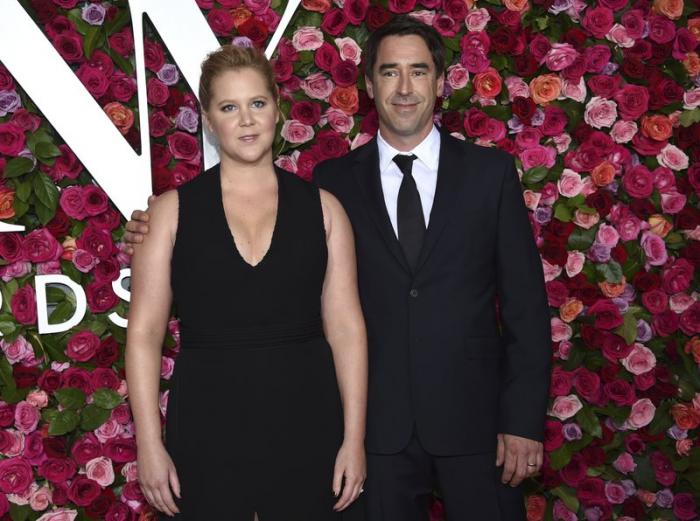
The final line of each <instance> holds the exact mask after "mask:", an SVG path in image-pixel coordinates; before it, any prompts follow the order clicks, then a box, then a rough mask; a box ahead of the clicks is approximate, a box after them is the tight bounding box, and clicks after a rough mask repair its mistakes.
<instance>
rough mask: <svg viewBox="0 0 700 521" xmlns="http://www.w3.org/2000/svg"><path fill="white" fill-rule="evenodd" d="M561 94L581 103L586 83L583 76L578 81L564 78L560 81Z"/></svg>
mask: <svg viewBox="0 0 700 521" xmlns="http://www.w3.org/2000/svg"><path fill="white" fill-rule="evenodd" d="M561 94H562V96H564V97H565V98H569V99H572V100H574V101H578V102H579V103H583V101H584V100H585V99H586V83H585V82H584V81H583V77H581V79H580V80H579V81H571V80H566V79H565V80H564V81H562V83H561Z"/></svg>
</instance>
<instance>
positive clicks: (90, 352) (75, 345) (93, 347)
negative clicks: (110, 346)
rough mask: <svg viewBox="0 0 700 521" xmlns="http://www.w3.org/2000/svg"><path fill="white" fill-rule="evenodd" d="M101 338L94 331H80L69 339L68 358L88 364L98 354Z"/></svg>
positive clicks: (67, 346)
mask: <svg viewBox="0 0 700 521" xmlns="http://www.w3.org/2000/svg"><path fill="white" fill-rule="evenodd" d="M99 346H100V337H98V336H97V335H96V334H95V333H93V332H92V331H80V332H78V333H75V334H74V335H73V336H72V337H70V338H69V339H68V342H67V343H66V356H68V358H70V359H72V360H75V361H76V362H87V361H88V360H90V359H91V358H92V357H93V356H95V353H96V352H97V348H98V347H99Z"/></svg>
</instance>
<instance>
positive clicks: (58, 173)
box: [50, 145, 83, 181]
mask: <svg viewBox="0 0 700 521" xmlns="http://www.w3.org/2000/svg"><path fill="white" fill-rule="evenodd" d="M58 149H59V150H60V151H61V155H60V157H57V158H56V162H55V163H54V165H53V167H52V168H51V171H50V175H51V178H52V179H54V180H55V181H60V180H61V179H63V178H64V177H67V178H69V179H75V178H77V177H78V175H80V172H82V171H83V165H82V164H81V163H80V161H78V157H77V156H76V155H75V154H74V153H73V151H72V150H71V149H70V148H68V145H58Z"/></svg>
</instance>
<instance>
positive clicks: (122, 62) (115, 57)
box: [107, 48, 134, 76]
mask: <svg viewBox="0 0 700 521" xmlns="http://www.w3.org/2000/svg"><path fill="white" fill-rule="evenodd" d="M107 54H109V57H110V58H112V61H113V62H114V63H116V64H117V67H119V68H120V69H121V71H122V72H123V73H125V74H127V75H129V76H132V75H133V74H134V66H133V65H132V64H131V62H130V61H129V60H127V59H126V58H124V57H123V56H122V55H121V54H119V53H118V52H116V51H114V50H113V49H110V48H107Z"/></svg>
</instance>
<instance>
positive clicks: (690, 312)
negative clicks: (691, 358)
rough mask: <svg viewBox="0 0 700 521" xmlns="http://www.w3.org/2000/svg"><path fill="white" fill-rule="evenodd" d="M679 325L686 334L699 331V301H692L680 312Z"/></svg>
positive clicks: (693, 333)
mask: <svg viewBox="0 0 700 521" xmlns="http://www.w3.org/2000/svg"><path fill="white" fill-rule="evenodd" d="M680 326H681V331H683V333H685V334H686V335H688V336H690V335H695V334H697V333H700V302H694V303H693V304H692V305H691V306H690V307H689V308H688V309H686V310H685V311H684V312H683V313H682V314H681V318H680Z"/></svg>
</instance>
